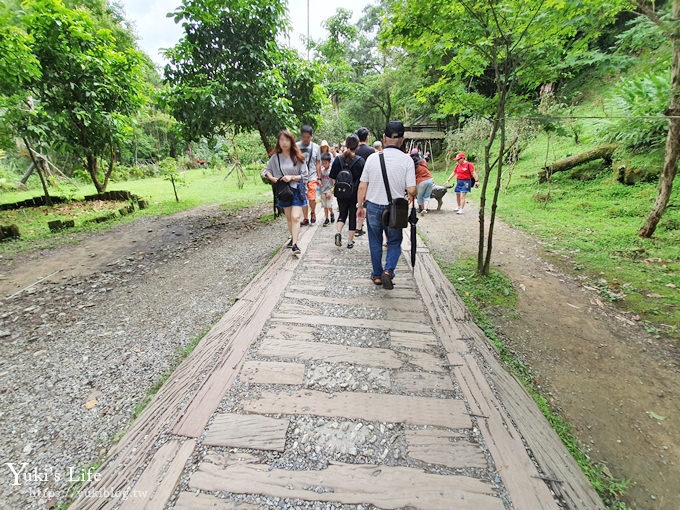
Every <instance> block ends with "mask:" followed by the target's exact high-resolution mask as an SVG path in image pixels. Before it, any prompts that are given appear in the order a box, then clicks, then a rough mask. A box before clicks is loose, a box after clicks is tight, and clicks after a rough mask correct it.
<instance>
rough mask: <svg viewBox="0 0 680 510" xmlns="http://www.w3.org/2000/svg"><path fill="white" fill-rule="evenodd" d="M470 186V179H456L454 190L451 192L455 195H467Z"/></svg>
mask: <svg viewBox="0 0 680 510" xmlns="http://www.w3.org/2000/svg"><path fill="white" fill-rule="evenodd" d="M471 186H472V180H471V179H458V180H457V181H456V188H455V189H454V190H453V191H454V192H456V193H469V191H470V187H471Z"/></svg>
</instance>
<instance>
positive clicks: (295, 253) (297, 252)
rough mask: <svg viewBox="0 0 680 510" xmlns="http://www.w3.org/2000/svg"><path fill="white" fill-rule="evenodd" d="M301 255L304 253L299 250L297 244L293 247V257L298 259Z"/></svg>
mask: <svg viewBox="0 0 680 510" xmlns="http://www.w3.org/2000/svg"><path fill="white" fill-rule="evenodd" d="M300 253H302V252H301V251H300V248H298V245H297V244H294V245H293V255H295V256H296V257H299V256H300Z"/></svg>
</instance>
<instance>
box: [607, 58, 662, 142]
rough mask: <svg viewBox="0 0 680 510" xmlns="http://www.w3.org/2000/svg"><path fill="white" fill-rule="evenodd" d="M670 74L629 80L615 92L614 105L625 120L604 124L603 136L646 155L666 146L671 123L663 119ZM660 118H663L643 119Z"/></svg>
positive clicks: (608, 121)
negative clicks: (650, 151)
mask: <svg viewBox="0 0 680 510" xmlns="http://www.w3.org/2000/svg"><path fill="white" fill-rule="evenodd" d="M670 87H671V83H670V73H668V71H665V72H662V73H658V74H655V73H647V74H644V75H640V76H637V77H635V78H625V79H623V80H622V81H621V83H620V84H619V85H618V86H617V87H616V89H615V96H614V99H613V103H614V105H615V106H616V107H617V109H618V110H619V111H620V112H621V114H622V115H623V116H625V117H628V118H625V119H613V120H607V121H603V122H601V123H600V127H599V132H600V134H601V135H603V136H604V137H605V138H607V139H609V141H616V142H619V143H620V144H621V145H622V146H623V147H625V148H627V149H628V150H630V151H631V152H643V151H646V150H649V149H654V148H657V147H660V146H662V145H663V144H664V141H665V138H666V134H667V131H668V120H667V119H666V118H664V117H663V112H664V110H665V109H666V108H667V107H668V102H669V99H670ZM645 116H659V118H653V119H650V118H641V117H645Z"/></svg>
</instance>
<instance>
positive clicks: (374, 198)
mask: <svg viewBox="0 0 680 510" xmlns="http://www.w3.org/2000/svg"><path fill="white" fill-rule="evenodd" d="M383 154H384V155H385V168H386V169H387V180H388V181H389V183H390V192H391V193H392V198H393V199H394V198H399V197H402V198H403V196H404V195H405V194H406V188H409V187H411V186H415V185H416V169H415V166H414V165H413V160H412V159H411V156H409V155H408V154H404V153H403V152H401V150H400V149H398V148H395V147H386V148H385V150H384V151H383ZM361 182H367V183H368V191H366V200H368V201H369V202H373V203H374V204H378V205H388V204H389V201H388V200H387V192H386V191H385V183H384V181H383V176H382V168H381V167H380V156H379V153H377V152H376V153H375V154H371V155H370V156H368V159H367V160H366V164H365V165H364V172H363V173H362V174H361Z"/></svg>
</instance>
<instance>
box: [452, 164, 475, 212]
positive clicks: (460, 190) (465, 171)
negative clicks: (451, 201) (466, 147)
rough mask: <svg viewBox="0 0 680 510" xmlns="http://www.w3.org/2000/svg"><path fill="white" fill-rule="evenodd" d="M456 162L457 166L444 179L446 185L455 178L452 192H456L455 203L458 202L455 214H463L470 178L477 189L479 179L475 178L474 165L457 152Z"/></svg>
mask: <svg viewBox="0 0 680 510" xmlns="http://www.w3.org/2000/svg"><path fill="white" fill-rule="evenodd" d="M456 161H457V162H458V164H457V165H456V168H454V169H453V172H451V175H449V178H448V179H446V184H448V183H449V181H450V180H451V179H453V176H454V175H455V176H456V187H455V189H454V190H453V191H455V192H456V201H457V202H458V207H457V208H456V214H463V208H464V207H465V195H466V194H467V193H469V192H470V188H471V187H472V178H473V177H474V178H475V186H476V187H479V177H477V172H476V171H475V165H473V164H472V163H470V162H469V161H467V160H466V159H465V153H463V152H459V153H458V155H457V156H456Z"/></svg>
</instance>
